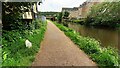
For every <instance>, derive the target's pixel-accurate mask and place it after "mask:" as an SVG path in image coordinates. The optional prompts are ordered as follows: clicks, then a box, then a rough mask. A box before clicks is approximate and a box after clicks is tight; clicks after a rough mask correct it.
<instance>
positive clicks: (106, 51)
mask: <svg viewBox="0 0 120 68" xmlns="http://www.w3.org/2000/svg"><path fill="white" fill-rule="evenodd" d="M55 24H56V26H57V27H58V28H60V30H62V31H64V33H65V34H66V35H67V36H68V37H69V38H70V39H71V40H72V41H73V42H74V43H75V44H77V45H78V46H79V47H80V49H82V50H83V51H84V52H85V53H87V54H88V55H89V56H90V58H91V59H92V60H93V61H95V62H96V63H97V64H98V65H99V66H100V67H102V66H110V67H111V66H112V68H113V67H115V66H118V64H120V63H119V61H120V60H119V59H118V57H119V55H118V51H117V50H116V49H114V48H111V47H108V48H102V47H101V46H100V43H99V42H98V41H97V40H95V39H93V38H89V37H82V36H80V35H79V33H77V32H75V31H74V30H72V29H70V28H67V27H65V26H63V25H61V24H57V23H55Z"/></svg>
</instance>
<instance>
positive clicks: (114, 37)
mask: <svg viewBox="0 0 120 68" xmlns="http://www.w3.org/2000/svg"><path fill="white" fill-rule="evenodd" d="M68 27H70V28H72V29H74V30H76V31H77V32H80V34H81V35H82V36H89V37H92V38H95V39H96V40H98V41H100V42H101V46H103V47H107V46H112V47H115V48H119V47H120V46H118V36H119V34H118V30H115V29H105V28H92V27H86V26H83V25H80V24H76V23H69V24H68ZM119 49H120V48H119Z"/></svg>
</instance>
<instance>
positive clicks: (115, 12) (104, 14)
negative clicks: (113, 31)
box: [85, 1, 120, 27]
mask: <svg viewBox="0 0 120 68" xmlns="http://www.w3.org/2000/svg"><path fill="white" fill-rule="evenodd" d="M119 6H120V1H119V2H103V3H100V4H97V5H94V6H93V7H92V9H91V11H90V12H89V14H88V17H87V19H86V22H85V24H86V25H95V26H109V27H120V17H119V16H120V12H119V11H120V8H119Z"/></svg>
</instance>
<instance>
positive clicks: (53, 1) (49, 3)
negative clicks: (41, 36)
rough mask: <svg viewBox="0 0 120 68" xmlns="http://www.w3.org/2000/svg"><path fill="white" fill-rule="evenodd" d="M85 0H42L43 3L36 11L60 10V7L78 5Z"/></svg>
mask: <svg viewBox="0 0 120 68" xmlns="http://www.w3.org/2000/svg"><path fill="white" fill-rule="evenodd" d="M85 1H86V0H43V3H42V4H41V5H40V6H39V7H38V11H56V12H60V11H61V10H62V7H68V8H72V7H78V6H79V5H80V4H82V3H83V2H85Z"/></svg>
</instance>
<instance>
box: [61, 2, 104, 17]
mask: <svg viewBox="0 0 120 68" xmlns="http://www.w3.org/2000/svg"><path fill="white" fill-rule="evenodd" d="M102 1H104V0H100V1H98V2H94V1H93V0H87V1H86V2H84V3H83V4H82V5H80V6H79V7H74V8H62V12H64V11H68V12H69V13H70V15H69V18H77V19H79V18H86V17H87V14H88V13H89V11H90V9H91V7H92V6H93V5H96V4H99V3H101V2H102Z"/></svg>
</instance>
